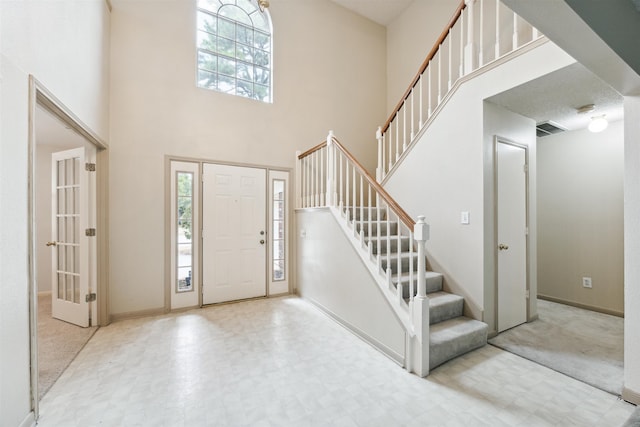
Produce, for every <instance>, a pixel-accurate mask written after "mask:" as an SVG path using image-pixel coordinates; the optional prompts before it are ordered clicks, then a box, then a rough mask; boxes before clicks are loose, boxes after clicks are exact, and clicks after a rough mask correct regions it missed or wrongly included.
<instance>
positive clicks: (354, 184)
mask: <svg viewBox="0 0 640 427" xmlns="http://www.w3.org/2000/svg"><path fill="white" fill-rule="evenodd" d="M351 178H352V179H351V190H352V193H353V194H352V196H351V197H352V200H351V206H352V208H351V210H352V213H353V232H354V233H357V227H356V225H357V223H358V221H357V220H356V168H355V166H352V167H351Z"/></svg>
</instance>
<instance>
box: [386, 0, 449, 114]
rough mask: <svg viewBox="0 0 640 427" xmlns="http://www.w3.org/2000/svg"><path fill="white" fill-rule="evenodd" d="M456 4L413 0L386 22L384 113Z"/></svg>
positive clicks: (390, 107)
mask: <svg viewBox="0 0 640 427" xmlns="http://www.w3.org/2000/svg"><path fill="white" fill-rule="evenodd" d="M458 5H460V0H414V1H413V3H411V4H410V5H409V7H408V8H407V9H406V10H405V11H404V12H403V13H402V14H401V15H400V16H398V17H397V18H396V19H394V20H393V22H391V23H390V24H389V25H388V26H387V115H389V114H390V113H391V111H392V110H393V108H394V107H395V106H396V105H397V104H398V102H400V97H401V96H402V94H403V93H404V92H405V91H406V90H407V88H408V87H409V83H411V80H412V79H413V78H414V77H415V75H416V74H417V72H418V69H419V68H420V65H422V62H423V61H424V60H425V58H426V57H427V54H428V53H429V51H430V50H431V48H432V47H433V45H434V43H435V41H436V40H437V39H438V36H440V33H442V31H443V30H444V29H445V26H446V24H447V23H448V22H449V19H451V17H452V16H453V13H454V12H455V10H456V8H457V7H458ZM385 121H386V117H385ZM383 124H384V123H379V124H378V126H382V125H383Z"/></svg>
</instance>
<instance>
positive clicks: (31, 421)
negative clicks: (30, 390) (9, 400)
mask: <svg viewBox="0 0 640 427" xmlns="http://www.w3.org/2000/svg"><path fill="white" fill-rule="evenodd" d="M35 425H36V417H35V413H34V412H33V411H31V412H29V413H28V414H27V416H26V417H25V418H24V420H22V422H21V423H20V424H19V425H18V427H33V426H35Z"/></svg>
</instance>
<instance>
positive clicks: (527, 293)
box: [525, 289, 530, 299]
mask: <svg viewBox="0 0 640 427" xmlns="http://www.w3.org/2000/svg"><path fill="white" fill-rule="evenodd" d="M529 295H530V294H529V289H527V290H526V291H525V298H527V299H529Z"/></svg>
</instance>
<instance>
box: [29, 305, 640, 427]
mask: <svg viewBox="0 0 640 427" xmlns="http://www.w3.org/2000/svg"><path fill="white" fill-rule="evenodd" d="M634 408H635V407H634V406H633V405H630V404H627V403H625V402H623V401H620V400H618V399H616V397H615V396H612V395H610V394H608V393H606V392H603V391H600V390H598V389H596V388H593V387H590V386H588V385H586V384H584V383H581V382H579V381H575V380H573V379H571V378H569V377H566V376H564V375H562V374H558V373H556V372H554V371H551V370H550V369H547V368H544V367H542V366H539V365H537V364H535V363H532V362H529V361H527V360H525V359H522V358H520V357H518V356H515V355H513V354H510V353H507V352H504V351H502V350H499V349H496V348H494V347H492V346H485V347H483V348H482V349H480V350H477V351H475V352H472V353H470V354H467V355H465V356H463V357H460V358H458V359H456V360H454V361H452V362H449V363H447V364H445V365H443V366H441V367H439V368H437V369H436V370H434V371H433V373H432V374H431V375H430V376H429V377H428V378H427V379H422V378H419V377H417V376H415V375H412V374H408V373H407V372H406V371H405V370H403V369H402V368H400V367H399V366H397V365H396V364H395V363H394V362H392V361H391V360H389V359H388V358H387V357H385V356H383V355H382V354H381V353H379V352H377V351H375V350H374V349H373V348H372V347H370V346H369V345H367V344H366V343H364V342H362V341H361V340H360V339H358V338H356V337H355V336H354V335H352V334H351V333H350V332H348V331H347V330H345V329H344V328H342V327H341V326H339V325H337V324H336V323H334V322H333V321H331V320H330V319H329V318H327V317H326V316H324V315H323V314H322V313H320V312H319V311H318V310H317V309H315V308H314V307H313V306H312V305H310V304H309V303H307V302H306V301H304V300H302V299H300V298H297V297H284V298H273V299H262V300H255V301H249V302H242V303H236V304H228V305H220V306H214V307H208V308H205V309H195V310H190V311H187V312H182V313H175V314H169V315H165V316H156V317H148V318H141V319H133V320H126V321H120V322H116V323H113V324H111V325H110V326H107V327H103V328H100V329H99V330H98V331H97V333H96V334H95V335H94V337H93V339H91V341H90V342H89V343H88V344H87V345H86V347H85V348H84V349H83V350H82V352H81V353H80V354H79V355H78V357H77V358H76V359H75V360H74V361H73V363H72V364H71V365H70V366H69V368H68V369H67V370H66V371H65V372H64V374H63V375H62V376H61V377H60V379H59V380H58V382H57V383H56V384H55V385H54V386H53V387H52V388H51V390H50V391H49V393H47V394H46V395H45V397H44V399H43V400H42V402H41V413H40V420H39V423H38V425H39V426H41V427H50V426H95V425H102V426H183V425H184V426H205V425H211V426H213V425H215V426H222V425H225V426H242V425H250V426H287V425H291V426H306V425H309V426H311V425H316V426H329V425H331V426H399V425H407V426H425V425H433V426H458V425H460V426H463V425H465V426H468V425H474V426H481V425H490V426H518V425H522V426H525V425H526V426H554V425H558V426H559V425H562V426H568V425H580V426H603V425H606V426H618V425H621V424H622V423H623V422H624V421H625V420H626V419H627V417H628V416H629V414H631V412H633V410H634Z"/></svg>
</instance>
